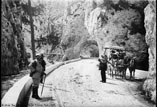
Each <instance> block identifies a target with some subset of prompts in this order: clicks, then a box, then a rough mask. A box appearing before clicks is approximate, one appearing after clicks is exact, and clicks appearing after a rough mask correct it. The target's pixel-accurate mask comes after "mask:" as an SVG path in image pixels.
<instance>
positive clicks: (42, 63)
mask: <svg viewBox="0 0 157 107" xmlns="http://www.w3.org/2000/svg"><path fill="white" fill-rule="evenodd" d="M40 63H41V65H42V67H43V74H42V75H41V81H40V82H41V83H43V76H44V75H46V73H45V69H46V62H45V60H44V55H43V54H41V60H40Z"/></svg>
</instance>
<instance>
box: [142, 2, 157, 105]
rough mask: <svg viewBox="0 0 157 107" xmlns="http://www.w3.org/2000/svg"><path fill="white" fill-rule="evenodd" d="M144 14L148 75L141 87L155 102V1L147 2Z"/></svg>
mask: <svg viewBox="0 0 157 107" xmlns="http://www.w3.org/2000/svg"><path fill="white" fill-rule="evenodd" d="M144 13H145V20H144V22H145V28H146V36H145V38H146V43H147V44H148V46H149V49H148V53H149V74H148V77H147V80H146V81H145V83H144V85H143V89H144V90H145V91H146V96H148V97H150V98H151V100H152V101H154V102H156V1H151V0H150V1H149V4H148V5H147V7H146V8H145V9H144Z"/></svg>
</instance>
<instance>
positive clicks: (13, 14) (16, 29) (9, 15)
mask: <svg viewBox="0 0 157 107" xmlns="http://www.w3.org/2000/svg"><path fill="white" fill-rule="evenodd" d="M1 3H2V5H1V6H2V8H1V11H2V16H1V18H2V19H1V20H2V26H1V27H2V28H1V30H2V32H1V75H12V74H17V73H18V72H19V70H20V69H22V63H24V62H25V60H24V59H25V56H26V55H25V54H26V51H25V47H24V38H23V36H22V32H21V31H22V23H21V15H22V13H21V12H22V11H21V6H20V1H18V0H16V1H15V0H11V1H9V0H3V1H2V2H1Z"/></svg>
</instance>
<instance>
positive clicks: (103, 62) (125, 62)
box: [98, 53, 136, 83]
mask: <svg viewBox="0 0 157 107" xmlns="http://www.w3.org/2000/svg"><path fill="white" fill-rule="evenodd" d="M111 57H112V58H113V59H116V61H113V62H116V63H115V64H114V63H113V62H110V61H109V60H111V59H110V58H111ZM111 57H109V60H108V57H107V55H101V58H99V59H98V61H99V70H101V78H102V81H101V82H103V83H106V71H107V69H108V68H107V67H109V69H110V66H108V63H109V65H111V66H113V68H114V67H115V68H116V69H114V70H115V73H116V74H115V75H117V73H119V74H120V76H122V78H126V69H127V68H128V69H129V71H130V79H132V78H135V68H136V63H135V59H136V58H135V57H127V56H126V55H125V54H124V53H122V54H121V53H120V54H118V55H117V54H115V53H113V55H112V54H111ZM111 70H113V69H111ZM111 74H112V76H113V71H112V73H111Z"/></svg>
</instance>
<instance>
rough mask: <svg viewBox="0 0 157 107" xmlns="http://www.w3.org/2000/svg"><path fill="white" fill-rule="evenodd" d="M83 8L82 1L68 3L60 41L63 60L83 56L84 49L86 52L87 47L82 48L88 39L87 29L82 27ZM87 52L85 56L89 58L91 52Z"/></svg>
mask: <svg viewBox="0 0 157 107" xmlns="http://www.w3.org/2000/svg"><path fill="white" fill-rule="evenodd" d="M84 8H85V5H84V1H83V0H82V1H81V0H78V1H71V2H68V5H67V10H66V12H65V13H66V14H65V26H64V31H63V37H62V41H61V45H62V47H63V50H64V51H65V55H64V57H63V60H69V59H74V58H78V57H80V55H84V52H83V50H84V49H86V50H88V49H87V47H86V48H84V46H85V45H86V43H87V41H89V40H88V39H89V37H90V35H89V33H88V31H87V28H86V27H85V26H84V17H85V16H84V14H85V13H84ZM86 46H87V45H86ZM96 47H97V46H96ZM89 51H90V52H89ZM89 51H88V52H85V53H86V54H88V55H87V56H91V52H92V51H91V50H89Z"/></svg>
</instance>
